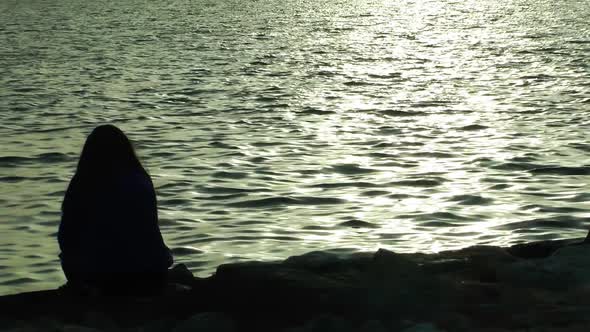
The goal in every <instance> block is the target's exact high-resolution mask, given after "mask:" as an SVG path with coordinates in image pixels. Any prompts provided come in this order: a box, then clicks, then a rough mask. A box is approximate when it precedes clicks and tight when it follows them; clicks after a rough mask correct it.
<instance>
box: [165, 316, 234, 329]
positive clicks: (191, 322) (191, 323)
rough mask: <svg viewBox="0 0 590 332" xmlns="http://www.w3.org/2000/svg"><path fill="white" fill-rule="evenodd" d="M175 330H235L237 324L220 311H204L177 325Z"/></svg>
mask: <svg viewBox="0 0 590 332" xmlns="http://www.w3.org/2000/svg"><path fill="white" fill-rule="evenodd" d="M172 331H173V332H195V331H207V332H234V331H236V324H235V323H234V321H233V319H232V318H231V317H229V316H227V315H225V314H223V313H219V312H204V313H200V314H197V315H195V316H192V317H191V318H189V319H187V320H185V321H184V322H182V323H180V324H179V325H177V326H176V327H175V328H174V329H173V330H172Z"/></svg>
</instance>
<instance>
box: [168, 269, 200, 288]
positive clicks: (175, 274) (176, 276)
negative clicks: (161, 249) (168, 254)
mask: <svg viewBox="0 0 590 332" xmlns="http://www.w3.org/2000/svg"><path fill="white" fill-rule="evenodd" d="M168 282H170V283H176V284H181V285H185V286H189V287H190V286H192V285H193V283H194V282H195V277H194V276H193V273H192V272H191V271H190V270H189V269H188V267H186V265H184V264H177V265H175V266H174V267H173V268H171V269H170V270H168Z"/></svg>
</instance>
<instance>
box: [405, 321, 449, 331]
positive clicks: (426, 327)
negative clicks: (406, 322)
mask: <svg viewBox="0 0 590 332" xmlns="http://www.w3.org/2000/svg"><path fill="white" fill-rule="evenodd" d="M401 332H443V331H442V330H439V329H437V328H436V326H434V325H433V324H432V323H420V324H416V325H414V326H411V327H408V328H406V329H403V330H402V331H401Z"/></svg>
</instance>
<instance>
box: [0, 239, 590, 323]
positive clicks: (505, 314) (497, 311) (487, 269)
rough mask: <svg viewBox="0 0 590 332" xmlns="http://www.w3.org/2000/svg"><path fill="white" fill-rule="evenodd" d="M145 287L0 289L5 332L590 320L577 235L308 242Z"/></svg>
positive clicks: (589, 269)
mask: <svg viewBox="0 0 590 332" xmlns="http://www.w3.org/2000/svg"><path fill="white" fill-rule="evenodd" d="M172 279H173V280H172V283H171V285H170V287H168V289H167V291H166V292H165V294H164V295H162V296H156V297H106V296H79V295H73V294H68V293H64V292H63V291H60V290H54V291H43V292H32V293H24V294H18V295H11V296H4V297H0V330H2V331H4V330H13V331H47V330H51V331H154V332H156V331H175V332H183V331H224V332H226V331H227V332H234V331H236V332H237V331H292V332H295V331H322V332H330V331H339V332H343V331H355V332H368V331H377V332H381V331H408V332H409V331H448V332H449V331H478V330H481V331H485V330H486V329H487V331H526V330H534V331H576V329H580V331H581V328H584V327H587V326H590V246H589V245H586V244H583V243H582V241H581V240H567V241H564V240H561V241H545V242H537V243H532V244H528V245H527V244H524V245H518V246H514V247H510V248H500V247H493V246H473V247H469V248H465V249H461V250H456V251H445V252H441V253H437V254H398V253H394V252H391V251H388V250H384V249H381V250H378V251H377V252H375V253H356V254H352V255H341V254H336V253H333V252H311V253H307V254H304V255H300V256H294V257H290V258H288V259H286V260H284V261H282V262H243V263H235V264H224V265H221V266H219V267H218V269H217V271H216V273H215V274H214V275H212V276H211V277H209V278H204V279H201V278H194V277H192V276H191V274H190V271H188V270H186V269H185V268H183V267H176V268H175V269H174V271H173V278H172Z"/></svg>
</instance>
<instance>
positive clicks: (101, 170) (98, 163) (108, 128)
mask: <svg viewBox="0 0 590 332" xmlns="http://www.w3.org/2000/svg"><path fill="white" fill-rule="evenodd" d="M130 170H141V171H143V167H142V166H141V163H140V162H139V159H138V158H137V156H136V154H135V151H134V149H133V145H132V144H131V141H130V140H129V138H127V136H125V134H124V133H123V132H122V131H121V130H120V129H119V128H117V127H115V126H113V125H110V124H107V125H101V126H98V127H96V128H94V130H93V131H92V133H90V135H88V138H86V143H84V148H83V149H82V154H81V155H80V160H79V161H78V168H77V170H76V173H77V175H78V176H91V177H93V178H97V177H100V175H102V174H104V175H112V174H114V173H119V172H125V171H130Z"/></svg>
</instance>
